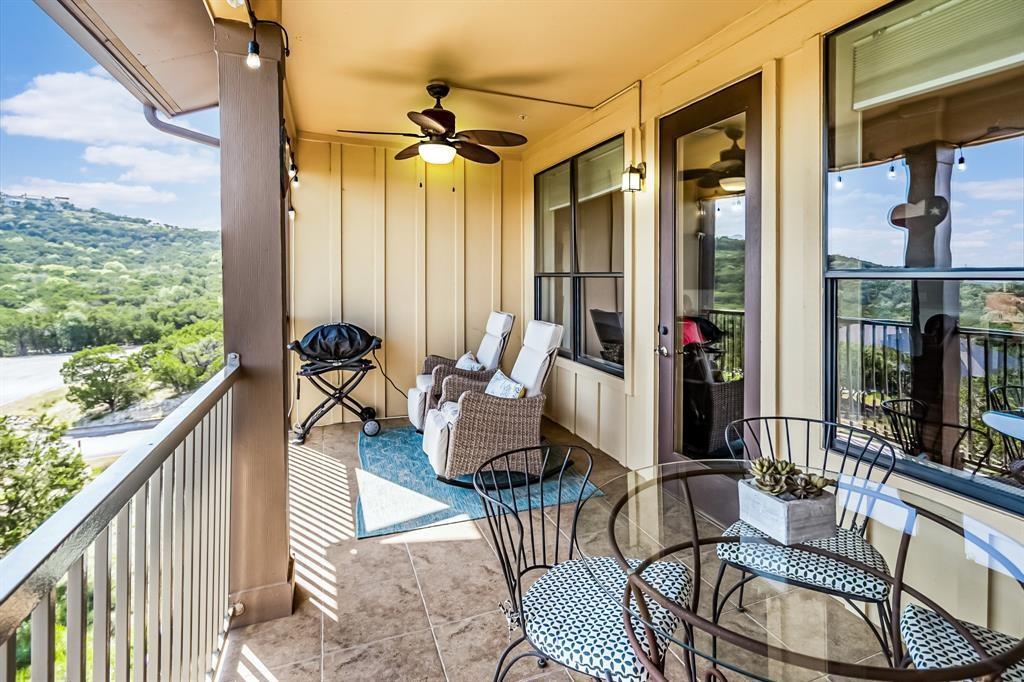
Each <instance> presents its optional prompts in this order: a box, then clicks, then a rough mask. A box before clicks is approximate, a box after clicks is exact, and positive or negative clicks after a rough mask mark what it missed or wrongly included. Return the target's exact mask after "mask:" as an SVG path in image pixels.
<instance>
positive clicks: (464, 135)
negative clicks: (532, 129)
mask: <svg viewBox="0 0 1024 682" xmlns="http://www.w3.org/2000/svg"><path fill="white" fill-rule="evenodd" d="M455 137H456V138H457V139H459V140H462V141H463V142H472V143H474V144H486V145H488V146H491V147H518V146H519V145H521V144H526V138H525V137H523V136H522V135H520V134H518V133H510V132H508V131H507V130H463V131H461V132H460V133H459V134H457V135H456V136H455Z"/></svg>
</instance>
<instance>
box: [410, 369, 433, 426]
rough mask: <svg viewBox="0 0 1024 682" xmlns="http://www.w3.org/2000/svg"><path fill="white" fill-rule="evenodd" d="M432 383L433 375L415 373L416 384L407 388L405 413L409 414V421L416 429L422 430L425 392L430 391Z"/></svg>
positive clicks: (425, 404) (425, 409)
mask: <svg viewBox="0 0 1024 682" xmlns="http://www.w3.org/2000/svg"><path fill="white" fill-rule="evenodd" d="M433 383H434V377H433V375H431V374H417V375H416V386H414V387H413V388H410V389H409V392H408V393H407V394H406V398H407V407H406V409H407V410H408V411H407V414H408V415H409V423H410V424H412V425H413V428H415V429H416V430H417V431H421V430H423V415H424V413H425V412H426V411H427V394H428V393H430V387H431V386H432V385H433Z"/></svg>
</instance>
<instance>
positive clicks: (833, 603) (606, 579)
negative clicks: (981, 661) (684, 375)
mask: <svg viewBox="0 0 1024 682" xmlns="http://www.w3.org/2000/svg"><path fill="white" fill-rule="evenodd" d="M750 467H751V463H750V462H749V461H742V460H699V461H688V462H679V463H675V464H664V465H660V466H655V467H649V468H645V469H640V470H636V471H632V472H629V473H627V474H625V475H623V476H620V477H617V478H613V479H611V480H609V481H607V482H605V483H603V484H600V485H599V486H598V489H599V490H600V493H598V492H597V491H595V492H594V493H593V494H591V495H590V496H589V497H588V498H587V499H585V500H584V502H583V504H582V506H581V509H580V515H579V519H578V522H577V529H576V536H577V544H578V548H579V551H580V555H581V557H582V558H583V560H584V561H586V562H588V565H589V566H590V567H591V569H592V570H590V571H589V574H590V578H591V579H592V580H594V581H596V582H598V583H599V584H600V586H601V588H602V589H603V590H606V591H607V592H608V594H609V595H610V596H611V597H613V598H614V600H615V603H616V604H619V605H620V607H622V608H625V607H624V606H623V604H624V599H623V597H624V592H625V587H624V581H623V576H622V574H621V573H617V572H609V571H607V570H601V567H602V562H607V561H608V559H607V557H614V558H615V560H616V562H617V563H618V564H619V566H620V567H621V566H625V565H627V564H626V563H625V562H627V561H628V562H629V564H628V566H629V568H628V569H627V570H626V573H627V574H628V575H630V580H631V584H632V585H634V586H636V587H637V589H638V591H642V592H643V593H644V594H645V596H646V597H647V599H645V600H644V602H643V603H642V605H641V603H640V602H638V601H637V600H636V598H635V595H636V594H637V592H634V598H633V600H632V601H631V602H630V610H631V613H632V615H633V618H632V622H633V624H634V627H635V632H636V633H644V632H647V633H648V634H653V635H655V637H656V638H657V639H659V640H664V641H666V642H667V643H670V644H672V645H674V647H673V648H674V649H675V653H676V654H677V655H676V656H675V658H673V656H672V655H668V656H666V661H667V662H668V663H667V665H666V671H665V674H666V676H667V678H668V679H670V680H672V679H686V677H685V672H684V669H683V668H682V667H681V663H680V661H681V660H685V658H687V655H686V653H687V651H692V652H694V654H695V657H694V658H695V659H696V667H697V670H698V679H700V678H701V675H702V674H703V672H702V671H704V670H706V669H708V668H710V667H711V666H712V663H714V664H715V666H716V667H717V668H718V669H719V671H720V672H721V673H723V675H722V676H723V677H724V678H725V679H737V678H740V677H742V676H748V677H753V678H755V679H769V680H811V679H818V678H820V677H822V675H824V674H826V673H836V674H840V675H850V676H853V673H856V672H859V673H860V674H859V675H857V676H858V677H860V678H866V679H904V678H905V679H910V678H909V677H906V676H907V675H912V674H914V673H913V671H907V670H899V671H896V670H893V669H892V666H891V665H890V663H889V661H888V659H887V656H886V654H885V653H884V651H883V642H884V641H886V636H887V635H888V634H889V633H891V632H892V631H893V623H892V621H893V618H892V617H891V616H889V615H888V614H889V613H891V611H892V609H893V605H894V592H896V591H897V590H898V592H899V597H898V601H897V602H896V603H897V604H898V606H899V609H898V610H899V612H900V614H903V612H904V609H906V608H907V605H908V604H909V603H911V602H914V603H917V604H923V605H925V606H926V607H928V608H929V609H931V610H934V611H935V612H937V613H939V614H945V616H947V617H949V618H950V619H952V618H957V619H961V620H965V621H973V622H977V623H979V624H981V625H989V623H987V622H986V621H988V620H993V619H996V620H998V619H999V616H1000V614H1002V615H1003V616H1005V614H1010V613H1015V614H1020V613H1024V544H1022V542H1021V538H1022V537H1024V524H1021V525H1017V526H1014V525H1013V522H1012V521H1010V522H1009V523H1010V524H1011V525H1010V527H1009V529H1007V527H1005V526H1004V527H1002V528H1001V529H998V528H995V527H993V523H992V522H991V521H990V522H988V523H987V522H986V521H985V520H983V519H982V518H975V517H972V516H971V515H969V514H965V513H963V512H961V511H958V510H956V509H953V508H951V507H948V506H945V505H943V504H940V503H938V502H936V501H935V500H932V499H929V498H927V497H924V496H921V495H916V494H913V493H910V492H906V491H903V490H898V489H896V488H895V487H894V486H892V485H880V484H878V483H873V482H870V481H865V480H864V479H860V478H857V477H854V476H849V475H839V474H834V473H833V474H829V473H828V472H824V473H825V474H826V475H828V476H830V477H831V478H834V479H837V480H838V483H837V485H836V486H835V487H833V488H829V489H828V490H831V491H832V492H833V493H834V502H835V509H836V512H835V518H836V521H837V524H838V528H837V529H835V530H832V529H827V530H824V531H823V530H821V529H819V530H818V535H819V536H821V535H822V533H828V535H827V536H825V537H821V539H818V540H809V541H807V544H803V545H801V544H792V545H790V546H788V547H787V546H786V545H780V544H779V543H777V542H776V541H774V540H772V539H770V538H769V537H768V535H767V534H766V533H765V532H764V531H765V530H775V531H776V533H778V528H777V527H776V526H772V524H771V518H775V517H773V516H772V514H774V513H775V512H772V514H767V513H766V512H765V510H764V509H763V508H761V507H759V506H757V505H758V503H764V502H765V501H764V500H762V499H756V495H757V494H760V493H755V499H753V502H751V499H750V496H749V495H747V494H746V493H741V489H742V486H744V485H749V484H750V483H751V481H750V479H751V478H752V476H751V474H750ZM818 473H822V472H820V471H819V472H818ZM741 495H743V496H744V497H745V498H747V499H745V500H744V503H743V504H744V512H743V516H742V520H741V512H740V498H741ZM768 502H769V503H772V502H776V503H777V500H768ZM752 505H753V506H752ZM805 509H808V507H806V506H805ZM811 509H812V514H811V516H812V517H814V518H811V519H810V521H809V522H808V523H810V524H811V525H814V523H818V524H819V525H820V522H821V520H822V517H823V516H826V517H827V516H828V515H829V514H830V513H831V511H830V509H829V508H828V504H827V503H825V507H824V509H825V511H822V508H821V507H820V506H819V507H818V508H817V509H814V508H813V505H812V508H811ZM986 518H987V517H986ZM748 521H753V522H754V523H757V524H758V525H760V526H762V528H761V529H759V528H758V527H757V526H756V525H752V524H751V523H748ZM805 521H807V520H806V519H805ZM828 521H829V519H826V520H825V524H826V525H827V524H828ZM996 522H999V520H998V519H996ZM805 525H806V523H805ZM799 526H800V523H797V520H794V521H792V522H791V525H790V527H799ZM862 527H863V528H864V531H863V532H861V528H862ZM1011 535H1012V537H1011ZM807 548H810V549H807ZM901 550H902V551H901ZM723 560H724V561H723ZM640 562H643V563H640ZM654 562H671V563H672V564H682V565H684V566H685V567H686V569H687V571H686V573H685V574H686V576H687V578H688V580H689V582H690V590H689V599H679V600H670V599H669V597H666V595H677V594H679V591H680V590H679V585H678V584H668V583H671V582H673V581H675V582H676V583H678V580H679V578H678V576H679V575H680V573H679V572H678V571H677V572H674V573H673V572H671V571H668V572H666V571H664V570H661V569H659V568H658V564H657V563H654ZM638 563H639V566H638ZM605 566H606V564H605ZM740 566H745V567H756V568H757V569H758V573H760V574H761V575H759V576H754V574H753V572H745V573H744V572H741V570H740V568H739V567H740ZM661 568H664V566H662V567H661ZM667 575H671V576H676V577H675V578H666V577H665V576H667ZM720 575H721V582H720V583H719V578H720ZM897 575H902V576H903V579H902V580H901V579H899V578H897V577H894V576H897ZM741 576H746V577H748V578H749V580H748V581H746V582H745V583H744V584H743V587H742V591H741V590H740V589H739V584H740V583H741V582H742V581H741V580H740V578H741ZM666 580H667V581H668V582H666ZM716 585H717V586H718V589H717V591H716ZM843 594H845V595H850V594H855V595H858V597H857V598H855V599H850V600H849V601H844V599H843V598H842V595H843ZM667 601H672V602H673V604H674V605H675V606H674V608H669V607H667V606H662V605H659V602H663V603H664V602H667ZM996 602H998V604H999V606H998V608H996V609H990V608H988V606H987V605H988V604H993V603H996ZM715 603H720V604H721V607H720V608H718V609H716V608H715V607H714V606H713V604H715ZM857 609H859V610H860V611H861V612H864V613H866V614H867V615H868V616H869V618H870V620H871V621H872V624H871V625H869V624H868V623H866V622H865V620H863V617H862V615H860V614H859V613H858V612H857ZM1004 609H1005V610H1004ZM669 611H671V612H673V613H675V614H676V616H677V618H675V619H673V618H666V617H665V616H666V612H669ZM716 611H717V614H716ZM993 611H999V613H998V614H994V613H993ZM901 620H905V618H902V616H901ZM680 621H682V623H683V624H682V625H679V623H680ZM880 621H881V622H884V623H885V624H886V626H885V627H884V628H883V627H881V626H880V625H879V623H880ZM1010 621H1012V622H1013V623H1015V624H1016V627H1024V623H1021V622H1020V620H1019V618H1014V617H1010ZM687 623H688V624H689V626H687V625H686V624H687ZM645 628H650V630H645ZM895 629H896V630H897V631H898V629H899V624H898V623H897V624H896V626H895ZM688 631H692V634H688ZM883 631H884V634H883ZM712 633H714V634H716V635H717V636H716V637H712ZM1009 634H1011V635H1013V636H1014V637H1020V636H1022V634H1024V633H1021V632H1010V633H1009ZM645 641H646V640H645ZM849 666H855V667H857V669H856V670H855V669H854V668H850V667H849ZM730 670H731V671H735V673H739V674H735V673H730V672H729V671H730ZM901 675H902V676H904V677H900V676H901ZM716 679H717V678H716ZM950 679H954V678H950Z"/></svg>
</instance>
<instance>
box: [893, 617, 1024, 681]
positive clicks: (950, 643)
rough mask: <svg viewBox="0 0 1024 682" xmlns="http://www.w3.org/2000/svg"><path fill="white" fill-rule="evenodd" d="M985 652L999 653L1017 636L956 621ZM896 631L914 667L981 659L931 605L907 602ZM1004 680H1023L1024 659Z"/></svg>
mask: <svg viewBox="0 0 1024 682" xmlns="http://www.w3.org/2000/svg"><path fill="white" fill-rule="evenodd" d="M960 622H961V623H963V626H964V627H965V628H966V629H967V631H968V632H970V633H971V635H972V636H973V637H974V638H975V639H977V640H978V644H980V645H981V648H982V649H984V650H985V651H986V652H987V653H988V655H989V656H995V655H997V654H1001V653H1003V652H1004V651H1007V650H1008V649H1012V648H1013V647H1014V646H1016V645H1017V644H1018V643H1019V642H1020V640H1018V639H1017V638H1015V637H1011V636H1010V635H1004V634H1003V633H1001V632H996V631H995V630H989V629H988V628H985V627H982V626H980V625H975V624H974V623H968V622H966V621H960ZM900 635H901V636H902V637H903V642H904V643H905V644H906V645H907V653H908V654H909V655H910V660H912V661H913V662H914V667H915V668H917V669H918V670H927V669H930V668H931V669H934V668H951V667H953V666H958V665H967V664H969V663H977V662H978V661H980V660H981V658H980V657H979V656H978V654H977V652H976V651H975V650H974V647H972V646H971V644H970V642H968V641H967V640H966V639H964V638H963V636H962V635H961V634H960V633H959V632H957V631H956V628H954V627H953V624H952V623H950V622H949V621H947V620H946V619H945V618H943V617H942V616H940V615H939V614H937V613H935V612H934V611H932V610H931V609H926V608H924V607H921V606H918V605H917V604H909V605H908V606H907V608H905V609H904V610H903V616H902V617H901V618H900ZM1002 679H1003V680H1006V682H1024V662H1018V663H1016V664H1015V665H1013V666H1012V667H1011V668H1009V669H1008V670H1007V671H1006V672H1004V673H1003V674H1002Z"/></svg>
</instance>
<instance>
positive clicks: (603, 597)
mask: <svg viewBox="0 0 1024 682" xmlns="http://www.w3.org/2000/svg"><path fill="white" fill-rule="evenodd" d="M639 563H640V562H639V561H636V560H631V561H630V564H631V565H632V566H634V567H635V566H637V565H639ZM595 577H596V580H595ZM644 578H645V579H646V580H647V581H648V582H650V583H651V584H652V585H653V586H654V587H656V588H657V589H658V590H659V591H660V592H661V593H662V594H664V595H665V596H666V597H668V598H670V599H674V600H675V601H677V602H679V603H682V604H688V603H689V600H690V591H691V588H692V583H691V578H690V572H689V569H687V568H686V566H683V565H682V564H679V563H675V562H669V561H658V562H655V563H653V564H651V565H650V566H649V567H648V568H647V569H646V570H644ZM625 589H626V574H625V573H623V572H622V569H621V568H619V565H618V564H617V563H616V562H615V559H613V558H612V557H594V558H589V559H573V560H570V561H566V562H564V563H561V564H558V565H557V566H555V567H554V568H552V569H551V570H549V571H548V572H547V573H545V574H544V575H542V576H541V577H540V578H539V579H538V580H537V582H535V583H534V584H533V585H531V586H530V589H529V590H527V592H526V594H525V595H523V613H524V615H525V621H526V635H527V636H528V637H529V638H530V641H531V642H532V643H533V644H534V646H536V647H537V649H538V650H539V651H540V652H541V653H543V654H545V655H546V656H548V657H550V658H551V659H552V660H555V661H558V662H559V663H561V664H562V665H565V666H568V667H569V668H572V669H574V670H577V671H579V672H581V673H584V674H586V675H590V676H592V677H596V678H598V679H601V680H604V679H605V673H606V672H609V673H611V679H612V680H614V681H615V682H622V681H624V680H640V681H644V680H647V679H648V673H647V671H646V670H644V668H643V666H641V665H640V661H639V660H638V659H637V657H636V654H634V653H633V649H632V647H630V645H629V640H628V639H627V638H626V631H625V629H624V626H623V622H622V601H621V599H622V594H624V593H625ZM647 606H648V608H649V609H650V613H651V620H652V622H653V624H654V625H655V637H656V639H657V640H658V647H659V650H661V651H664V647H665V642H666V641H667V637H666V636H665V635H663V634H662V633H664V632H674V631H675V629H676V628H677V627H678V626H679V622H680V621H679V619H678V618H676V617H675V616H673V615H672V614H671V613H669V611H668V610H667V609H665V608H663V607H662V606H660V605H658V604H656V603H655V602H654V601H653V600H650V599H648V600H647ZM633 623H634V626H635V628H636V634H637V638H638V639H639V640H640V643H641V646H643V649H644V651H646V652H648V653H650V646H649V644H648V640H647V635H646V634H645V632H644V629H643V627H642V624H641V622H640V621H639V620H637V619H635V618H634V620H633Z"/></svg>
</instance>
